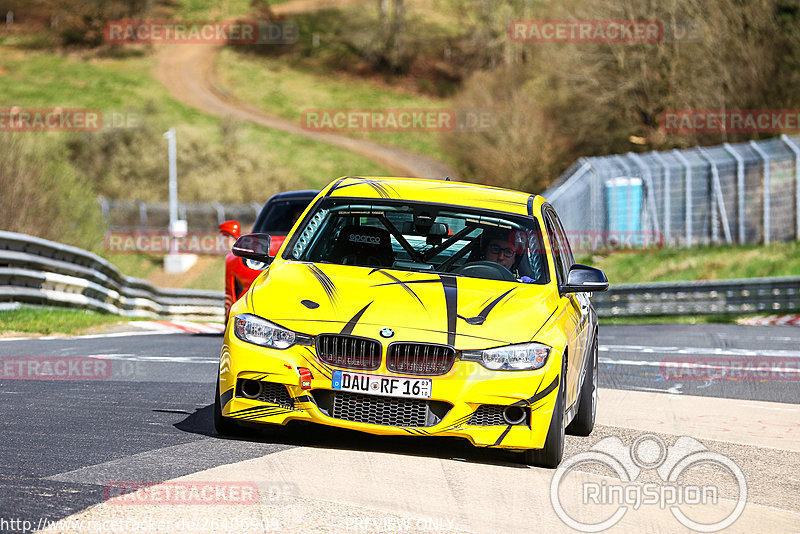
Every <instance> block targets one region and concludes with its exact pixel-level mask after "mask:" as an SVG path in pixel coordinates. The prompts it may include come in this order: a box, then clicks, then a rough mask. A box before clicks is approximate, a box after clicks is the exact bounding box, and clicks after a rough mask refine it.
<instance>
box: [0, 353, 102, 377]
mask: <svg viewBox="0 0 800 534" xmlns="http://www.w3.org/2000/svg"><path fill="white" fill-rule="evenodd" d="M110 377H111V361H110V360H107V359H105V358H98V357H88V356H4V357H3V358H0V379H2V380H107V379H108V378H110Z"/></svg>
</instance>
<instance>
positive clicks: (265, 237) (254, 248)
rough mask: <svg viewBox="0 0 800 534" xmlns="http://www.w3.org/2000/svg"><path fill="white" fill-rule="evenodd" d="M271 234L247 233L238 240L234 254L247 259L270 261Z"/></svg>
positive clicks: (232, 249)
mask: <svg viewBox="0 0 800 534" xmlns="http://www.w3.org/2000/svg"><path fill="white" fill-rule="evenodd" d="M271 240H272V238H271V237H270V236H269V234H246V235H243V236H242V237H240V238H239V239H237V240H236V243H234V244H233V247H232V248H231V252H233V255H234V256H238V257H240V258H244V259H246V260H253V261H260V262H263V263H270V262H271V261H272V257H271V256H270V255H269V247H270V241H271Z"/></svg>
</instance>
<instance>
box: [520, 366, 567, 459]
mask: <svg viewBox="0 0 800 534" xmlns="http://www.w3.org/2000/svg"><path fill="white" fill-rule="evenodd" d="M564 371H565V367H564V364H563V363H562V364H561V376H560V377H559V385H558V397H557V398H556V405H555V407H554V408H553V417H552V418H551V419H550V426H549V427H548V429H547V438H546V439H545V441H544V447H542V448H541V449H531V450H528V451H525V452H524V453H523V454H524V455H525V463H526V464H528V465H534V466H537V467H547V468H549V469H555V468H556V467H558V464H560V463H561V459H562V458H563V457H564V441H565V435H564V434H565V432H564V404H565V399H564V397H565V395H566V387H565V385H564V381H565V380H566V375H565V372H564Z"/></svg>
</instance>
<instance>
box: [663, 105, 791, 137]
mask: <svg viewBox="0 0 800 534" xmlns="http://www.w3.org/2000/svg"><path fill="white" fill-rule="evenodd" d="M659 125H660V129H661V130H662V131H664V132H667V133H800V110H798V109H682V110H668V111H664V112H663V113H661V116H660V120H659Z"/></svg>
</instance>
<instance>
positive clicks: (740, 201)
mask: <svg viewBox="0 0 800 534" xmlns="http://www.w3.org/2000/svg"><path fill="white" fill-rule="evenodd" d="M722 146H723V148H724V149H725V150H726V151H727V152H728V154H730V155H731V156H733V159H735V160H736V199H737V200H736V211H737V213H738V215H739V244H740V245H744V243H745V233H744V228H745V224H744V223H745V220H744V158H743V157H742V155H741V154H739V153H738V152H736V149H735V148H733V145H731V144H730V143H725V144H724V145H722ZM799 228H800V227H799Z"/></svg>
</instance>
